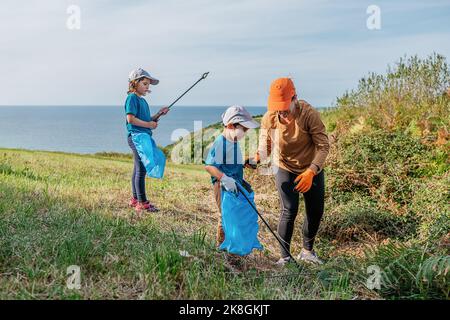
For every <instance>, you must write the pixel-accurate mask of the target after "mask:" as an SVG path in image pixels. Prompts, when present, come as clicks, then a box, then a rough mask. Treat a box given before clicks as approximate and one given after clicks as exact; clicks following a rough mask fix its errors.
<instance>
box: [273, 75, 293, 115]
mask: <svg viewBox="0 0 450 320" xmlns="http://www.w3.org/2000/svg"><path fill="white" fill-rule="evenodd" d="M295 94H296V93H295V86H294V83H293V82H292V80H291V79H290V78H278V79H276V80H274V81H273V82H272V84H271V85H270V91H269V102H268V109H269V111H286V110H289V106H290V105H291V101H292V97H293V96H295Z"/></svg>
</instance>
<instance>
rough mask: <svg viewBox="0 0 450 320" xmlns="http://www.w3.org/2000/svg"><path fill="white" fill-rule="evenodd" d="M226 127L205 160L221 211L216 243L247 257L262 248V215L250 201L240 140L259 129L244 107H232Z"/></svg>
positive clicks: (230, 251) (224, 118)
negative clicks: (259, 233) (260, 223)
mask: <svg viewBox="0 0 450 320" xmlns="http://www.w3.org/2000/svg"><path fill="white" fill-rule="evenodd" d="M222 122H223V124H224V126H225V128H224V130H223V132H222V134H221V135H219V136H218V137H217V138H216V140H215V141H214V143H213V145H212V147H211V149H210V150H209V153H208V156H207V158H206V161H205V164H206V166H205V169H206V171H208V173H209V174H210V175H211V182H212V184H213V188H214V196H215V199H216V203H217V206H218V207H219V212H220V214H221V216H220V218H219V222H218V225H217V235H216V243H217V246H218V247H219V249H220V250H226V251H228V252H229V253H231V254H234V255H240V256H245V255H247V254H250V253H251V252H252V250H253V249H262V245H261V244H260V243H259V241H258V238H257V235H258V216H257V214H256V213H255V212H254V210H253V209H252V207H251V205H250V204H249V203H248V200H247V199H245V197H244V196H243V195H242V193H243V192H245V194H246V196H247V197H248V198H249V199H250V201H253V191H252V190H251V186H250V185H249V184H248V183H247V182H246V181H245V180H244V170H243V168H244V162H243V159H242V153H241V150H240V146H239V140H241V139H242V138H244V136H245V134H246V132H247V131H248V130H249V129H255V128H258V127H259V123H258V122H256V121H255V120H253V118H252V116H251V115H250V113H249V112H248V111H247V110H246V109H245V108H244V107H241V106H232V107H229V108H228V109H227V110H226V111H225V112H224V113H223V114H222Z"/></svg>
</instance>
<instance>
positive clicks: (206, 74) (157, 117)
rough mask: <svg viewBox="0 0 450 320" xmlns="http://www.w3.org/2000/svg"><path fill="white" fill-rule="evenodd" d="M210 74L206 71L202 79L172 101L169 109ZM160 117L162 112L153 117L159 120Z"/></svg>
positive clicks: (154, 119)
mask: <svg viewBox="0 0 450 320" xmlns="http://www.w3.org/2000/svg"><path fill="white" fill-rule="evenodd" d="M208 74H209V72H205V73H204V74H203V75H202V77H201V78H200V79H198V80H197V81H196V82H195V83H194V84H193V85H192V86H190V87H189V89H187V90H186V91H185V92H184V93H183V94H182V95H181V96H179V97H178V98H177V99H176V100H175V101H174V102H172V103H171V104H170V105H169V106H168V108H169V109H170V108H172V106H173V105H174V104H175V103H177V102H178V100H180V99H181V98H182V97H183V96H184V95H185V94H186V93H188V92H189V91H190V90H191V89H192V88H193V87H195V86H196V85H197V83H199V82H200V81H202V80H203V79H206V77H207V76H208ZM160 117H161V114H159V115H156V116H155V117H154V118H153V121H158V120H159V118H160Z"/></svg>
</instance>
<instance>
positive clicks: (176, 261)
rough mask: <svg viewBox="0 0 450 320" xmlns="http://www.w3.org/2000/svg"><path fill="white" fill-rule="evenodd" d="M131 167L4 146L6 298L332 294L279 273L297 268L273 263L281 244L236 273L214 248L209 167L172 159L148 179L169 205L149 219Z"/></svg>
mask: <svg viewBox="0 0 450 320" xmlns="http://www.w3.org/2000/svg"><path fill="white" fill-rule="evenodd" d="M131 170H132V162H131V160H130V161H123V159H122V157H119V158H118V159H117V160H115V159H113V158H109V159H105V158H104V157H102V156H99V157H96V156H87V155H86V156H85V155H72V154H62V153H50V152H31V151H21V150H8V149H0V177H1V179H0V195H1V198H0V212H1V214H0V242H1V244H2V245H1V246H0V298H3V299H11V298H14V299H16V298H18V299H55V298H57V299H87V298H89V299H100V298H107V299H114V298H124V299H140V298H145V299H177V298H188V299H217V298H222V299H277V298H322V297H334V295H335V293H334V292H333V293H330V292H329V291H328V289H327V288H326V287H324V286H323V285H322V283H321V282H320V281H319V280H315V279H314V278H311V277H309V276H308V277H305V276H298V275H297V276H295V275H291V276H288V277H286V278H283V277H281V278H280V275H283V273H284V272H292V271H295V270H285V271H282V272H280V271H279V270H275V269H273V267H272V266H271V265H270V263H269V262H270V261H272V260H273V259H274V257H273V254H274V253H275V252H268V251H266V252H264V253H262V254H255V255H254V256H253V257H252V258H249V259H248V264H249V269H248V271H246V272H244V273H242V274H234V273H230V272H229V270H227V269H226V268H225V266H224V260H223V256H222V254H220V253H218V252H217V251H216V250H215V248H214V244H213V235H214V228H215V224H216V219H217V216H216V209H215V207H214V206H215V204H214V202H213V197H212V193H211V188H210V185H209V177H208V176H207V174H206V173H205V172H204V170H203V168H202V167H199V166H183V165H172V164H169V166H168V168H167V173H166V177H165V179H164V180H162V181H161V180H158V181H156V180H147V189H148V193H149V197H150V198H151V199H152V200H153V201H155V202H156V203H157V204H158V205H159V206H160V207H161V209H162V211H161V212H160V213H158V214H155V215H149V216H147V217H145V218H144V219H136V217H135V216H134V214H133V211H132V210H130V209H129V208H127V201H128V199H129V193H130V190H129V177H130V173H131ZM264 234H265V235H266V236H267V231H265V232H264ZM274 245H275V243H273V241H269V243H268V248H270V247H271V246H272V247H273V246H274ZM180 250H185V251H188V252H189V253H190V255H192V256H193V257H187V258H186V257H182V256H181V255H180ZM71 265H78V266H80V268H81V277H82V278H81V284H82V287H81V289H80V290H69V289H68V288H67V287H66V281H67V278H68V276H67V275H66V269H67V267H69V266H71ZM305 272H306V271H305ZM307 272H312V273H316V272H319V270H318V269H317V270H316V269H308V270H307ZM274 276H275V277H274ZM306 286H308V288H306V289H305V287H306ZM286 289H287V290H286Z"/></svg>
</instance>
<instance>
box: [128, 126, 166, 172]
mask: <svg viewBox="0 0 450 320" xmlns="http://www.w3.org/2000/svg"><path fill="white" fill-rule="evenodd" d="M131 138H132V140H133V143H134V145H135V146H136V150H137V152H138V154H139V157H140V158H141V161H142V163H143V164H144V167H145V170H146V171H147V175H148V176H149V177H151V178H158V179H162V177H163V176H164V168H165V167H166V157H165V155H164V153H163V152H162V151H161V150H160V149H159V148H158V147H157V146H156V143H155V141H154V140H153V138H152V137H151V136H150V135H149V134H148V133H131Z"/></svg>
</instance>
